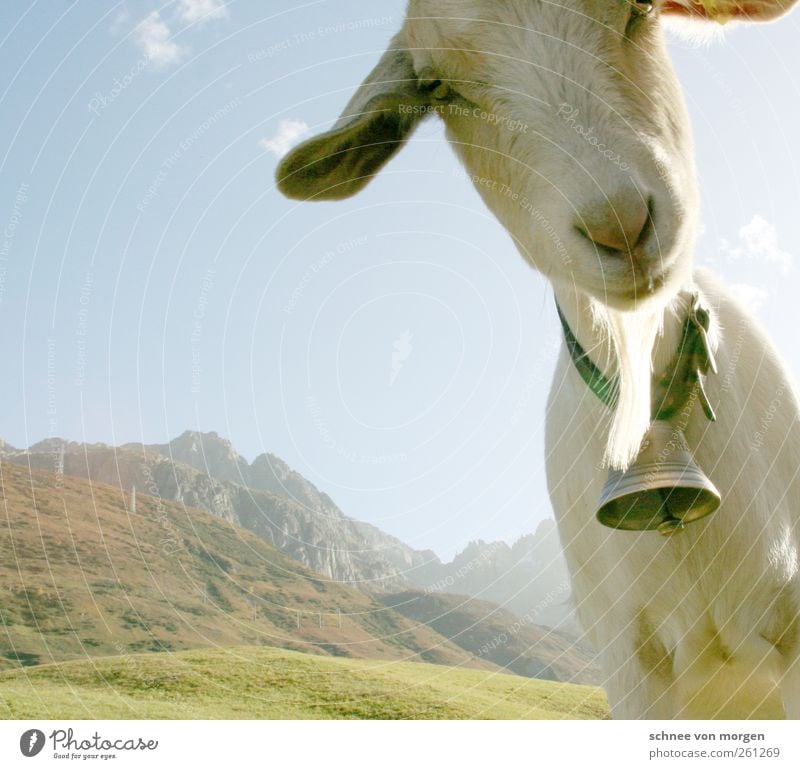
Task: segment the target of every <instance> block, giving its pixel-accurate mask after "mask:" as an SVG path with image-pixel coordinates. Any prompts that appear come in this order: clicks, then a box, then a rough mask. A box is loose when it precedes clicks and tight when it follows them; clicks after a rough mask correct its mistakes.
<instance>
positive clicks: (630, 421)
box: [278, 0, 800, 718]
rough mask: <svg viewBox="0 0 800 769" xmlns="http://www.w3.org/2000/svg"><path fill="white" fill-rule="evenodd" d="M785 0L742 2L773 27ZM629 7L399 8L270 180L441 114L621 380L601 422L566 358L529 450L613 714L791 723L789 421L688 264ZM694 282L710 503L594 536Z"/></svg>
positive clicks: (794, 612)
mask: <svg viewBox="0 0 800 769" xmlns="http://www.w3.org/2000/svg"><path fill="white" fill-rule="evenodd" d="M793 2H794V0H749V2H748V3H747V4H746V6H747V9H748V12H749V13H751V15H752V14H755V15H756V16H757V17H759V18H762V17H763V18H764V19H767V18H773V17H775V16H776V15H779V14H780V12H783V11H785V10H786V9H788V8H789V7H790V6H791V5H792V3H793ZM632 6H635V4H632V3H626V2H624V0H505V1H504V2H502V3H498V2H496V1H495V0H411V2H410V3H409V10H408V18H407V19H406V22H405V24H404V26H403V29H402V30H401V32H400V33H399V34H398V35H397V36H396V37H395V38H394V40H393V41H392V44H391V46H390V50H389V51H387V53H386V54H385V55H384V57H383V58H382V59H381V61H380V62H379V64H378V66H377V67H376V68H375V69H374V70H373V72H372V73H370V75H369V76H368V78H367V80H366V81H365V83H364V85H363V86H362V87H361V88H360V89H359V91H358V92H357V93H356V94H355V95H354V97H353V99H352V100H351V102H350V103H349V104H348V105H347V107H346V108H345V111H344V113H343V115H342V117H341V118H340V119H339V121H338V122H337V123H336V125H335V126H334V127H333V129H331V131H329V132H327V133H325V134H322V135H321V136H320V137H316V138H314V139H311V140H309V141H307V142H305V143H304V144H303V145H301V146H300V147H298V148H297V149H296V150H294V151H293V153H291V154H290V156H288V157H287V158H286V159H285V160H284V162H283V163H282V164H281V166H280V167H279V169H278V180H279V185H280V187H281V189H282V190H283V191H284V192H285V193H286V194H288V195H290V196H293V197H298V198H311V197H319V198H328V199H335V198H341V197H346V196H348V195H351V194H354V193H355V192H357V191H358V190H359V189H361V188H362V187H363V186H364V185H365V184H366V183H367V182H368V181H369V179H370V178H372V175H374V174H375V173H376V172H377V170H378V169H379V168H380V167H381V165H382V164H383V163H384V162H385V161H386V160H387V159H388V158H389V157H391V155H392V154H393V153H394V152H395V151H396V150H397V149H398V148H399V146H401V144H402V142H403V141H404V140H405V139H406V138H407V137H408V136H409V135H410V133H411V132H412V131H413V129H414V126H415V125H416V124H417V123H418V122H419V120H420V119H421V118H420V117H417V115H423V114H426V111H428V108H431V109H432V111H435V112H437V113H438V114H439V116H440V117H442V119H444V121H445V124H446V126H447V135H448V138H449V140H450V141H451V142H452V144H453V147H454V148H455V150H456V152H457V153H458V155H459V157H460V158H461V160H462V161H463V163H464V165H465V166H466V168H467V170H468V172H469V174H470V175H471V177H472V178H473V179H475V180H476V186H477V189H478V191H479V192H480V194H481V195H482V197H483V199H484V201H485V202H486V204H487V205H488V206H489V208H490V209H491V210H492V211H493V212H494V213H495V214H496V215H497V217H498V219H499V220H500V221H501V222H502V223H503V224H504V226H505V227H506V228H507V229H508V231H509V233H510V234H511V236H512V237H513V239H514V241H515V243H516V244H517V246H518V248H519V251H520V253H521V254H522V256H523V257H524V258H525V259H527V260H528V261H529V262H530V263H531V264H532V265H533V266H534V267H536V268H537V269H539V270H540V271H541V272H542V273H543V274H545V275H546V276H547V277H548V278H549V279H550V280H551V282H552V283H553V286H554V289H555V292H556V296H557V298H558V301H559V304H560V305H561V307H562V309H563V311H564V313H565V315H566V316H567V318H568V320H569V322H570V325H571V327H572V329H573V330H574V332H575V334H576V335H577V337H578V339H579V340H580V342H581V344H582V345H583V347H584V348H585V349H587V350H589V351H590V352H591V354H592V356H593V358H594V360H595V361H596V362H597V364H598V365H600V366H601V367H602V368H603V369H604V370H605V371H606V372H607V373H609V374H616V375H617V376H619V379H620V382H621V392H620V399H619V403H618V406H617V408H616V410H615V412H614V413H613V414H610V413H609V412H608V410H607V409H606V408H605V407H604V406H603V405H602V404H601V403H600V402H599V401H598V400H597V398H595V396H594V395H593V394H591V393H590V392H589V391H588V389H587V388H586V386H585V385H584V383H583V381H582V380H581V379H580V377H579V376H578V374H577V373H576V371H575V369H574V367H573V365H572V363H571V361H570V359H569V356H568V354H567V352H566V350H565V349H564V350H562V354H561V358H560V361H559V364H558V368H557V371H556V376H555V379H554V383H553V387H552V390H551V394H550V398H549V402H548V409H547V441H546V453H547V470H548V485H549V489H550V495H551V499H552V503H553V508H554V510H555V514H556V519H557V521H558V526H559V531H560V534H561V538H562V543H563V546H564V551H565V553H566V557H567V562H568V565H569V568H570V573H571V576H572V583H573V591H574V597H575V600H576V603H577V610H578V615H579V617H580V619H581V622H582V623H583V625H584V627H585V629H586V632H587V634H588V636H589V638H590V639H591V641H592V642H593V644H594V645H595V647H596V649H597V650H598V652H599V654H600V656H601V660H602V663H603V667H604V670H605V673H606V677H607V680H606V690H607V692H608V697H609V701H610V704H611V708H612V714H613V715H614V717H617V718H644V717H650V718H671V717H693V718H713V717H727V718H730V717H770V718H772V717H783V716H789V717H791V718H800V663H798V662H797V658H798V654H800V618H798V606H800V576H798V550H800V541H799V539H798V537H800V531H798V529H799V526H800V522H799V521H798V518H799V517H800V512H799V510H798V508H800V480H798V457H800V424H799V423H798V416H800V408H798V401H797V397H796V395H795V389H794V386H793V384H792V382H791V381H790V377H789V376H788V374H787V372H786V369H785V367H784V366H783V365H782V363H781V362H780V360H779V358H778V356H777V354H776V353H775V352H774V350H773V349H772V346H771V345H770V342H769V340H768V339H767V337H766V335H765V334H764V332H763V331H762V330H761V328H760V326H759V324H758V323H757V322H756V320H755V319H754V318H752V317H751V316H750V315H749V314H748V313H747V312H746V310H745V309H743V308H742V307H741V306H740V305H739V304H737V302H736V301H735V300H734V299H733V298H732V296H731V295H730V294H728V293H727V292H726V291H725V290H724V289H723V288H722V287H721V286H720V284H719V283H718V282H717V281H716V280H715V279H714V278H713V277H712V276H711V275H709V274H707V273H703V272H700V273H697V272H693V270H692V252H693V248H694V242H695V231H696V220H697V213H696V212H697V208H698V201H697V193H696V187H695V178H694V177H695V173H694V161H693V147H692V140H691V134H690V129H689V125H688V118H687V115H686V111H685V108H684V105H683V100H682V97H681V93H680V89H679V86H678V84H677V81H676V79H675V76H674V74H673V71H672V68H671V65H670V63H669V60H668V58H667V55H666V51H665V48H664V44H663V40H662V33H661V28H660V22H659V20H658V19H657V18H656V19H649V20H645V21H643V22H641V23H638V24H633V25H630V24H629V22H630V18H631V17H630V14H631V12H632ZM662 8H663V10H669V11H670V12H672V13H676V14H679V15H681V14H687V13H691V16H690V18H695V16H696V14H699V13H704V14H705V15H707V16H710V17H713V18H717V19H718V20H721V21H725V20H727V19H729V18H735V17H737V14H738V15H741V11H742V5H740V3H739V2H737V1H736V0H704V2H703V3H702V4H697V3H690V2H688V0H686V2H684V3H683V4H682V5H681V4H677V3H670V2H669V1H668V0H659V9H662ZM704 9H705V10H704ZM632 30H633V31H632ZM417 78H419V80H420V81H421V85H420V86H418V84H417ZM439 80H441V81H442V83H444V84H449V85H450V87H451V95H450V96H449V97H448V99H447V101H446V102H445V101H437V98H440V97H434V96H432V95H431V92H429V91H426V90H425V87H424V86H425V83H431V82H433V83H436V82H437V81H439ZM444 90H446V89H442V88H439V89H437V90H436V92H437V93H441V92H442V91H444ZM453 106H455V107H456V109H453V108H452V107H453ZM476 108H477V110H478V112H477V113H476V112H475V109H476ZM512 126H514V127H515V128H513V129H512V128H511V127H512ZM589 127H591V132H590V134H591V136H593V137H594V140H593V141H592V140H591V139H590V138H589V133H587V129H588V128H589ZM601 148H602V149H601ZM508 190H510V191H511V193H512V194H509V193H508V192H507V191H508ZM523 201H525V202H523ZM645 204H646V205H647V210H648V211H650V212H651V213H652V225H651V229H649V230H645V233H646V237H642V238H641V240H640V241H637V243H638V244H637V246H636V247H635V249H634V251H633V253H632V254H627V253H625V252H624V251H618V250H613V249H612V250H611V251H608V250H604V249H603V248H601V247H599V246H598V243H600V242H605V241H603V240H602V238H601V237H600V236H596V233H600V234H601V236H602V237H605V236H606V234H607V233H608V232H610V233H611V237H612V239H613V236H614V233H617V234H618V233H619V232H620V229H619V228H620V227H622V228H623V229H625V226H624V225H623V221H626V222H627V221H628V220H627V219H626V218H625V217H626V216H629V215H630V212H631V211H633V212H635V211H636V210H641V209H642V206H644V205H645ZM627 227H628V229H630V230H631V232H636V231H638V230H637V229H635V228H634V226H633V224H631V223H629V224H628V225H627ZM615 228H616V229H615ZM625 232H626V233H627V229H625ZM692 291H700V292H701V294H702V295H703V297H704V298H705V300H706V302H707V303H708V304H710V305H711V307H712V308H713V312H712V328H711V332H710V338H711V344H712V348H713V349H714V350H715V352H716V356H717V362H718V366H719V374H718V375H717V376H712V377H710V378H709V380H708V388H707V389H708V393H709V396H710V399H711V402H712V404H713V405H714V406H715V408H716V410H717V413H718V415H719V419H718V421H717V422H716V423H713V424H711V423H708V422H707V421H706V420H705V418H704V416H703V415H702V412H701V411H700V409H699V407H697V408H696V409H695V413H693V414H691V415H690V417H689V419H688V422H687V424H686V425H685V433H686V437H687V440H688V442H689V445H690V446H691V447H692V449H693V451H694V453H695V457H696V460H697V462H698V464H699V465H700V466H701V467H702V468H703V469H704V470H705V471H706V473H707V474H708V475H709V477H710V478H711V480H712V481H713V482H714V483H715V485H716V486H717V487H718V488H719V489H720V490H721V491H722V494H723V503H722V506H721V508H720V509H719V510H718V511H717V512H715V513H714V514H713V515H712V516H710V517H708V518H706V519H703V520H701V521H697V522H694V523H691V524H689V525H688V526H687V529H686V531H685V532H684V533H682V534H679V535H677V536H674V537H672V538H669V539H664V538H662V537H661V536H660V535H659V534H658V533H655V532H643V533H632V532H621V531H615V530H612V529H606V528H604V527H603V526H601V525H600V524H599V523H598V522H597V521H596V519H595V509H596V502H597V499H598V496H599V494H600V489H601V486H602V484H603V481H604V479H605V474H606V467H607V465H609V464H611V465H614V466H617V467H625V466H626V465H627V464H628V463H629V462H630V461H631V459H632V458H633V457H634V456H635V455H636V453H637V451H638V448H639V445H640V443H641V439H642V436H643V434H644V432H645V430H646V429H647V426H648V423H649V417H650V414H649V409H650V378H651V374H652V371H653V370H654V369H655V370H658V371H660V370H661V369H663V367H664V366H666V365H667V363H668V362H669V360H670V359H671V358H672V356H673V354H674V351H675V349H676V346H677V343H678V340H679V337H680V331H681V325H682V322H683V318H684V315H685V310H686V307H687V301H688V298H689V296H690V293H691V292H692Z"/></svg>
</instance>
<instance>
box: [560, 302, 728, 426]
mask: <svg viewBox="0 0 800 769" xmlns="http://www.w3.org/2000/svg"><path fill="white" fill-rule="evenodd" d="M556 309H557V310H558V317H559V319H560V321H561V328H562V329H563V331H564V341H565V343H566V345H567V350H568V351H569V354H570V358H572V363H573V365H574V366H575V369H576V370H577V372H578V374H580V377H581V379H583V381H584V382H585V383H586V386H587V387H588V388H589V389H590V390H591V391H592V392H593V393H594V394H595V395H596V396H597V398H599V399H600V401H602V402H603V403H604V404H605V405H606V406H607V407H608V408H609V409H611V410H613V409H614V408H615V407H616V405H617V398H618V397H619V378H618V377H616V376H614V377H607V376H606V375H605V374H604V373H603V372H602V371H601V370H600V369H599V368H598V367H597V365H595V363H594V361H593V360H592V359H591V358H590V357H589V355H588V353H587V352H586V350H584V349H583V347H582V346H581V343H580V342H579V341H578V340H577V338H576V337H575V334H574V333H573V332H572V329H571V328H570V326H569V323H568V322H567V319H566V318H565V317H564V313H563V312H562V311H561V307H559V305H558V302H556ZM710 323H711V313H710V312H709V310H708V308H706V307H705V305H703V303H702V301H701V300H700V295H699V294H697V293H694V294H692V301H691V306H690V308H689V314H688V316H687V317H686V320H685V321H684V324H683V335H682V337H681V341H680V344H679V345H678V351H677V352H676V354H675V357H674V358H673V359H672V362H671V363H670V365H669V366H667V368H666V369H665V370H664V372H663V373H662V374H661V375H660V376H658V377H654V379H653V397H652V416H653V419H664V420H668V419H671V418H672V417H674V416H675V415H676V414H678V413H679V412H680V411H681V410H682V409H683V407H684V406H685V405H686V403H687V402H688V401H689V399H690V398H691V397H692V394H693V393H697V398H698V399H699V400H700V404H701V406H702V407H703V412H704V413H705V415H706V418H707V419H709V420H711V421H712V422H713V421H714V420H716V415H715V414H714V409H713V408H712V407H711V403H710V402H709V400H708V396H707V395H706V391H705V377H706V375H707V374H708V372H709V371H712V372H713V373H716V372H717V365H716V363H715V361H714V356H713V353H712V352H711V348H710V346H709V343H708V329H709V326H710Z"/></svg>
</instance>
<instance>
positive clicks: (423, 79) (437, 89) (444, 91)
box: [419, 70, 450, 101]
mask: <svg viewBox="0 0 800 769" xmlns="http://www.w3.org/2000/svg"><path fill="white" fill-rule="evenodd" d="M419 87H420V90H421V91H423V92H425V93H427V94H429V95H430V97H431V98H432V99H436V100H437V101H444V100H445V99H447V98H448V97H449V96H450V86H449V85H448V84H447V83H445V82H444V81H443V80H440V79H439V78H438V77H436V76H435V75H434V74H433V73H432V72H431V71H430V70H426V71H424V72H421V73H420V76H419Z"/></svg>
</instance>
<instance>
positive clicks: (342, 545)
mask: <svg viewBox="0 0 800 769" xmlns="http://www.w3.org/2000/svg"><path fill="white" fill-rule="evenodd" d="M0 455H2V456H3V457H4V459H5V460H6V461H8V462H16V463H19V464H23V465H26V466H32V467H38V468H40V469H44V470H49V471H54V472H58V473H64V474H66V475H73V476H78V477H84V478H89V479H91V480H92V481H95V482H98V483H106V484H109V485H111V486H115V487H116V488H117V489H118V494H119V496H120V499H125V498H127V497H128V496H129V495H130V493H131V489H132V487H134V486H135V487H136V488H137V489H138V490H139V491H140V492H141V491H143V490H144V491H146V492H147V493H149V494H150V495H152V496H157V497H160V498H162V499H165V500H173V501H175V502H179V503H181V504H184V505H187V506H189V507H198V508H200V509H202V510H206V511H207V512H210V513H213V514H214V515H217V516H220V517H222V518H225V519H226V520H229V521H233V522H235V523H238V524H239V525H241V526H243V527H245V528H247V529H250V530H251V531H253V532H254V533H256V534H258V536H260V537H262V538H263V539H264V540H266V541H267V542H268V543H270V544H272V545H274V546H275V547H277V548H278V549H279V550H281V551H282V552H284V553H285V554H287V555H289V556H290V557H291V558H293V559H294V560H297V561H299V562H300V563H303V564H305V565H306V566H308V567H310V568H311V569H313V570H315V571H317V572H319V573H321V574H324V575H326V576H328V577H330V578H331V579H334V580H337V581H338V582H342V583H345V584H348V585H353V586H356V587H358V588H359V589H360V590H363V591H365V592H367V593H371V594H374V595H378V594H382V593H386V592H397V591H403V590H409V589H415V588H418V589H423V590H426V591H431V590H433V591H436V592H454V593H458V594H465V595H470V596H473V597H476V598H480V599H482V600H488V601H493V602H495V603H497V604H499V605H501V606H503V607H504V608H506V609H509V610H511V611H513V612H515V613H517V614H518V615H520V616H526V615H529V614H530V612H531V611H534V610H535V612H536V622H537V624H540V625H548V626H551V627H559V628H564V629H567V630H569V631H571V632H573V633H575V632H579V629H578V626H577V623H576V621H575V619H574V616H573V614H572V609H571V606H570V605H569V592H570V591H569V578H568V575H567V569H566V564H565V562H564V558H563V556H562V554H561V547H560V544H559V541H558V535H557V532H556V529H555V523H554V522H553V521H545V522H542V523H541V524H540V525H539V527H538V528H537V530H536V531H535V532H534V533H531V534H529V535H526V536H524V537H522V538H520V539H519V540H518V541H517V542H515V543H514V544H513V545H508V544H506V543H504V542H483V541H477V542H473V543H471V544H470V545H469V546H468V547H467V548H466V549H465V550H464V551H463V552H461V553H460V554H459V555H457V556H456V558H455V559H454V560H453V561H451V562H449V563H442V562H441V561H440V560H439V558H438V557H437V556H436V555H435V553H433V552H431V551H429V550H415V549H414V548H412V547H409V546H408V545H406V544H405V543H404V542H401V541H400V540H399V539H397V538H395V537H392V536H390V535H389V534H386V533H385V532H383V531H381V530H380V529H378V528H376V527H375V526H371V525H370V524H366V523H363V522H361V521H357V520H354V519H353V518H350V517H349V516H347V515H345V514H344V513H343V512H342V511H341V510H340V509H339V507H338V506H337V505H336V504H335V502H334V501H333V500H332V499H331V498H330V496H328V495H327V494H326V493H324V492H323V491H320V490H319V489H317V488H316V487H315V486H314V484H312V483H311V482H310V481H308V480H307V479H306V478H304V477H303V476H302V475H301V474H300V473H298V472H296V471H295V470H293V469H292V468H290V467H289V466H288V465H287V464H286V463H285V462H284V461H283V460H281V459H280V458H279V457H276V456H274V455H272V454H261V455H259V456H258V457H256V458H255V459H254V460H253V462H251V463H248V462H247V461H246V460H245V459H244V458H243V457H242V456H241V455H239V454H238V452H237V451H236V450H235V448H234V447H233V446H232V444H231V443H230V441H228V440H225V439H224V438H222V437H220V436H219V435H217V434H216V433H213V432H211V433H198V432H192V431H187V432H184V433H183V434H182V435H180V436H178V437H177V438H175V439H174V440H172V441H170V442H169V443H165V444H152V445H142V444H126V445H124V446H121V447H117V448H114V447H110V446H106V445H104V444H81V443H74V442H70V441H66V440H63V439H61V438H50V439H48V440H45V441H41V442H40V443H37V444H34V445H33V446H31V447H30V448H29V449H27V450H24V451H22V450H16V449H13V448H12V447H10V446H8V445H6V446H5V447H3V446H0Z"/></svg>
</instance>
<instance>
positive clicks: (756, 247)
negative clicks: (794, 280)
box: [720, 214, 794, 275]
mask: <svg viewBox="0 0 800 769" xmlns="http://www.w3.org/2000/svg"><path fill="white" fill-rule="evenodd" d="M720 247H721V250H722V252H723V253H724V254H727V256H729V257H730V258H731V259H742V258H744V259H749V260H752V261H756V262H763V263H765V264H770V265H775V266H777V267H778V268H779V269H780V271H781V272H782V273H783V274H784V275H786V274H788V273H789V272H790V271H791V269H792V265H793V262H794V260H793V258H792V255H791V254H790V253H788V252H787V251H784V250H782V249H781V248H780V247H779V246H778V233H777V232H776V231H775V227H774V226H773V225H771V224H770V223H769V222H768V221H767V220H766V219H764V217H763V216H759V215H758V214H756V215H755V216H754V217H753V218H752V220H751V221H750V222H749V224H745V226H744V227H742V228H741V229H740V230H739V243H738V244H737V245H736V246H732V245H731V244H730V243H729V242H728V241H727V240H723V241H722V243H721V244H720Z"/></svg>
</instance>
